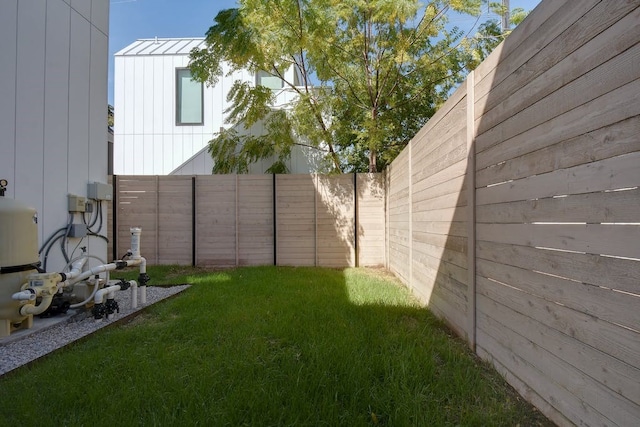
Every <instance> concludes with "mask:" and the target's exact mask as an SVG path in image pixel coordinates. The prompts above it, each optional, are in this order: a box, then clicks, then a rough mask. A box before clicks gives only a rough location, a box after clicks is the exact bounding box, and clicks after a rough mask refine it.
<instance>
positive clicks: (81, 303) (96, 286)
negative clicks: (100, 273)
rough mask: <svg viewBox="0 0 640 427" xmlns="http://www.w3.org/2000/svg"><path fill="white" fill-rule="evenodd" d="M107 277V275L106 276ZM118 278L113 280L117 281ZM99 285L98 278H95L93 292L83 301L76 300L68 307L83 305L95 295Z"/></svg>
mask: <svg viewBox="0 0 640 427" xmlns="http://www.w3.org/2000/svg"><path fill="white" fill-rule="evenodd" d="M107 277H109V276H107ZM118 282H119V280H117V281H115V283H118ZM106 286H109V280H108V279H107V285H106ZM99 287H100V279H96V281H95V284H94V285H93V292H91V295H89V296H88V297H87V298H86V299H85V300H84V301H82V302H77V303H75V304H71V305H70V306H69V308H78V307H82V306H83V305H85V304H86V303H88V302H89V301H91V300H92V299H93V298H95V296H96V292H98V288H99Z"/></svg>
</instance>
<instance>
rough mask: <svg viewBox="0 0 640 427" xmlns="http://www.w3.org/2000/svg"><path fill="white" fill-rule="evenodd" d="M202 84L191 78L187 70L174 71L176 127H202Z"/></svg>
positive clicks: (189, 71)
mask: <svg viewBox="0 0 640 427" xmlns="http://www.w3.org/2000/svg"><path fill="white" fill-rule="evenodd" d="M203 90H204V89H203V87H202V83H200V82H197V81H195V80H193V79H192V78H191V70H189V69H188V68H177V69H176V125H177V126H184V125H202V124H203V123H204V120H203V119H204V116H203V110H204V108H203V103H204V101H203Z"/></svg>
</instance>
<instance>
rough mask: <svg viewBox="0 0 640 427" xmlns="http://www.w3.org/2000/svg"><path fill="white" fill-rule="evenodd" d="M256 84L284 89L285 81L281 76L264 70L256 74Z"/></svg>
mask: <svg viewBox="0 0 640 427" xmlns="http://www.w3.org/2000/svg"><path fill="white" fill-rule="evenodd" d="M256 84H257V85H261V86H264V87H266V88H269V89H282V87H283V86H284V82H283V81H282V79H281V78H280V77H276V76H272V75H271V74H269V73H266V72H264V71H258V74H256Z"/></svg>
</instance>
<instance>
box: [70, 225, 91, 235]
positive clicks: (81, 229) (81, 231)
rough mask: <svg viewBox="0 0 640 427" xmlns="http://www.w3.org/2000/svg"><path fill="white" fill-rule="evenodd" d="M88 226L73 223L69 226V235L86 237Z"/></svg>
mask: <svg viewBox="0 0 640 427" xmlns="http://www.w3.org/2000/svg"><path fill="white" fill-rule="evenodd" d="M86 236H87V226H86V225H85V224H71V227H70V228H69V237H80V238H82V237H86Z"/></svg>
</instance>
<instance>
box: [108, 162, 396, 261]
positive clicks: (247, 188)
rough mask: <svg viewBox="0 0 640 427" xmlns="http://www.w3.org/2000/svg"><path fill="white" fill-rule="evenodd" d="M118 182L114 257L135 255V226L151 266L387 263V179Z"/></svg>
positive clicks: (232, 177)
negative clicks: (131, 248)
mask: <svg viewBox="0 0 640 427" xmlns="http://www.w3.org/2000/svg"><path fill="white" fill-rule="evenodd" d="M112 183H113V185H114V188H115V200H114V203H113V205H114V206H115V207H116V211H115V212H113V211H111V212H110V215H109V225H110V228H109V238H110V241H111V244H112V245H111V246H110V251H112V252H111V254H112V256H113V257H116V258H117V257H121V256H122V255H124V254H125V253H126V251H127V250H128V249H129V246H130V231H129V230H130V228H131V227H140V228H142V239H141V242H142V243H141V252H142V255H143V256H144V257H145V258H147V260H148V262H149V263H150V264H195V265H201V266H237V265H268V264H274V263H276V264H278V265H293V266H303V265H309V266H327V267H346V266H355V265H362V266H382V265H384V247H385V243H384V235H385V232H384V230H385V225H384V224H385V211H384V206H385V192H384V178H383V175H381V174H357V175H353V174H352V175H337V176H333V175H332V176H323V175H275V176H273V175H198V176H114V177H113V179H112ZM274 215H275V216H274ZM114 230H115V232H114ZM114 235H115V251H114V250H113V248H114V247H113V240H114V239H113V236H114ZM274 251H275V252H274Z"/></svg>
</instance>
